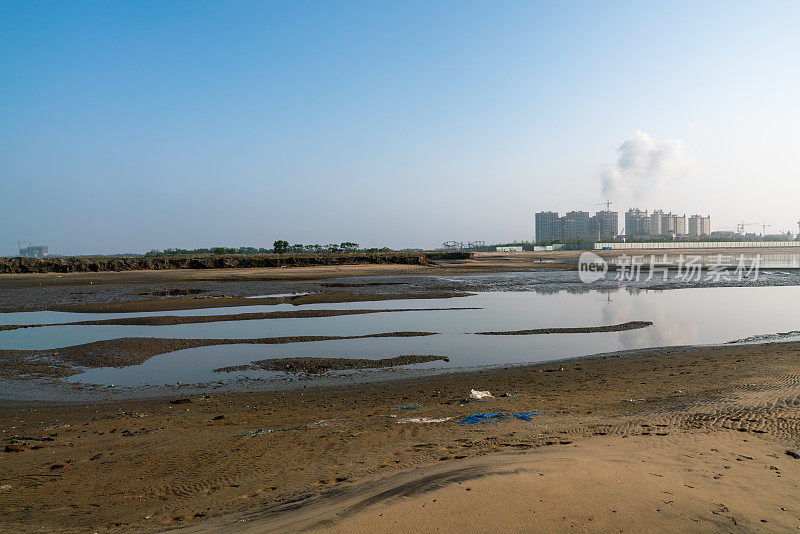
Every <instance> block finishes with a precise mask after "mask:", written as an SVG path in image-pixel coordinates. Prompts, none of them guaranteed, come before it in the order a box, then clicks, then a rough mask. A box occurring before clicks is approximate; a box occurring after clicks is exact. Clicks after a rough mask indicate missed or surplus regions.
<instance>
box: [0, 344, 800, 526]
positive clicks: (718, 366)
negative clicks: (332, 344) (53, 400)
mask: <svg viewBox="0 0 800 534" xmlns="http://www.w3.org/2000/svg"><path fill="white" fill-rule="evenodd" d="M562 369H563V370H562ZM547 371H551V372H547ZM798 376H800V344H794V343H785V344H773V345H764V346H743V347H719V348H698V349H685V348H676V349H669V350H659V351H650V352H647V351H645V352H641V353H638V354H637V355H635V356H634V355H627V356H622V357H617V356H609V357H595V358H586V359H581V360H572V361H568V362H558V363H557V364H552V363H551V364H541V365H532V366H525V367H510V368H506V369H494V370H485V369H484V370H476V371H471V372H465V373H460V374H451V375H446V376H436V377H430V378H424V379H414V380H406V381H392V382H386V383H384V384H379V385H376V384H368V385H358V384H355V383H354V384H350V385H348V386H346V387H344V386H343V387H324V388H323V387H319V388H310V387H309V388H308V389H305V390H304V389H300V390H297V391H294V392H272V393H250V394H226V395H221V396H207V395H206V396H196V397H192V398H191V399H189V400H187V401H181V402H183V403H182V404H171V403H170V401H171V400H176V399H177V398H178V397H171V398H167V399H151V400H130V401H117V402H113V403H100V404H98V403H87V404H82V405H60V404H46V403H45V404H42V403H36V404H35V405H33V404H30V405H29V404H16V405H15V404H11V403H3V404H2V405H0V430H2V434H0V435H2V446H10V445H15V447H16V448H21V450H20V452H8V453H3V452H0V455H2V461H0V488H2V490H0V491H2V492H3V493H2V494H0V500H1V501H2V503H3V505H2V508H0V516H1V519H2V524H3V529H5V530H8V531H12V532H34V531H36V532H41V531H47V532H87V531H91V532H95V531H101V532H103V531H137V532H140V531H141V532H161V531H164V530H168V529H172V528H177V527H183V528H186V529H188V530H186V532H195V533H196V532H221V531H237V532H284V531H298V530H302V529H306V528H310V527H314V525H316V527H315V528H317V529H319V528H328V529H339V531H345V532H365V531H372V532H375V531H381V532H408V531H409V530H411V531H414V530H424V529H423V528H422V527H421V526H420V525H422V524H423V522H425V524H427V525H428V526H430V528H431V530H435V529H436V528H441V529H442V530H452V528H453V526H454V525H455V526H456V528H459V529H460V530H461V529H467V530H470V529H471V530H475V531H477V532H481V531H485V530H490V529H491V528H496V526H497V524H503V525H506V526H507V528H508V529H510V530H515V529H519V530H527V529H530V528H536V529H537V530H541V531H545V532H550V531H561V530H575V531H580V532H586V531H592V530H599V531H608V530H611V529H612V528H615V529H619V528H620V527H621V526H625V525H628V527H629V529H630V530H634V531H635V530H642V531H645V530H652V529H656V530H663V531H715V532H718V531H734V532H743V531H750V532H752V531H757V530H765V529H766V530H775V531H788V530H789V529H792V530H796V529H797V527H798V526H800V505H799V504H798V501H797V499H796V495H797V488H798V486H800V469H798V465H800V459H796V458H795V456H800V454H797V453H798V446H799V445H800V403H798V402H797V399H798V398H800V382H798V378H797V377H798ZM472 388H475V389H481V390H484V389H486V390H490V391H491V392H492V393H494V394H495V396H496V398H493V399H488V400H487V401H486V402H469V403H466V404H464V403H463V402H462V401H463V399H464V398H465V397H466V396H468V395H469V391H470V389H472ZM501 393H510V394H511V396H507V397H499V396H498V395H499V394H501ZM411 403H415V404H418V405H422V406H421V407H419V408H416V409H413V410H408V411H405V410H404V411H397V410H395V408H397V407H400V406H408V405H410V404H411ZM531 410H535V411H538V412H542V413H541V414H540V415H535V416H532V417H531V421H530V422H527V421H523V420H519V419H515V418H512V419H510V420H505V421H501V422H498V423H490V424H482V425H477V426H466V425H461V424H458V423H457V421H458V420H460V419H461V418H463V417H466V416H469V415H472V414H475V413H488V412H497V411H509V412H522V411H531ZM447 418H450V419H447ZM410 420H417V421H424V420H438V421H440V422H435V423H421V422H404V423H402V424H400V422H401V421H410ZM249 436H252V437H249ZM42 438H45V439H52V440H53V441H44V442H43V441H39V440H40V439H42ZM38 446H44V447H42V448H38V449H36V450H34V448H35V447H38ZM0 450H2V447H0ZM787 451H789V452H791V453H792V454H794V455H795V456H791V455H789V454H787ZM511 453H515V454H511ZM634 496H635V497H636V498H634ZM434 501H435V502H434ZM482 521H483V522H482ZM762 521H765V522H762ZM415 522H416V523H415ZM418 527H419V528H418ZM490 527H491V528H490ZM570 527H572V528H570Z"/></svg>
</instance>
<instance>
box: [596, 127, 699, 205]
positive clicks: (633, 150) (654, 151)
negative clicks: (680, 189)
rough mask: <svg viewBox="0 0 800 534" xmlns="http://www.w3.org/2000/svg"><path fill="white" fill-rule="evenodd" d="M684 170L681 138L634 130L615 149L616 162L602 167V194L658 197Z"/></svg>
mask: <svg viewBox="0 0 800 534" xmlns="http://www.w3.org/2000/svg"><path fill="white" fill-rule="evenodd" d="M685 170H686V158H685V156H684V153H683V142H682V141H664V142H657V141H655V140H654V139H653V138H652V137H650V136H649V135H647V134H646V133H644V132H636V135H634V136H633V137H631V138H629V139H627V140H626V141H625V142H624V143H622V145H621V146H620V147H619V149H617V161H616V163H615V164H614V165H613V166H611V167H610V168H608V169H606V170H605V171H603V173H602V184H603V195H604V197H605V198H616V199H620V201H622V200H625V201H634V202H642V201H645V200H648V199H651V198H657V197H658V196H659V195H660V193H661V192H662V190H663V189H664V186H665V185H666V184H667V183H668V182H670V181H671V180H675V179H677V178H679V177H680V176H681V175H682V174H683V173H684V172H685Z"/></svg>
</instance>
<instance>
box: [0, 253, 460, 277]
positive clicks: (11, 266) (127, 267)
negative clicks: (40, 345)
mask: <svg viewBox="0 0 800 534" xmlns="http://www.w3.org/2000/svg"><path fill="white" fill-rule="evenodd" d="M470 257H471V254H469V253H431V254H423V253H404V252H391V253H375V254H366V253H353V254H257V255H245V254H237V255H230V256H225V255H222V256H217V255H200V256H167V257H102V256H98V257H86V258H83V257H77V258H72V257H70V258H0V274H20V273H79V272H105V271H148V270H159V271H160V270H171V269H251V268H264V267H271V268H276V267H277V268H281V267H316V266H324V265H362V264H368V265H369V264H398V265H428V264H430V262H431V261H432V260H440V259H450V260H452V259H469V258H470Z"/></svg>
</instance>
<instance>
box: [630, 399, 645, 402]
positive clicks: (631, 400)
mask: <svg viewBox="0 0 800 534" xmlns="http://www.w3.org/2000/svg"><path fill="white" fill-rule="evenodd" d="M628 402H645V400H644V399H628Z"/></svg>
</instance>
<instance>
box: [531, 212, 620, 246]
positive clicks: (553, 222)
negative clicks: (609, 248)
mask: <svg viewBox="0 0 800 534" xmlns="http://www.w3.org/2000/svg"><path fill="white" fill-rule="evenodd" d="M535 221H536V236H535V239H534V241H537V242H540V243H541V242H546V241H553V240H556V239H585V240H587V241H589V240H597V239H612V238H614V237H616V236H617V235H618V233H619V214H618V213H617V212H616V211H608V210H607V211H598V212H597V213H595V215H594V216H593V217H590V216H589V212H588V211H570V212H567V213H566V214H565V215H564V216H562V217H559V216H558V213H556V212H554V211H541V212H538V213H536V216H535Z"/></svg>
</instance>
